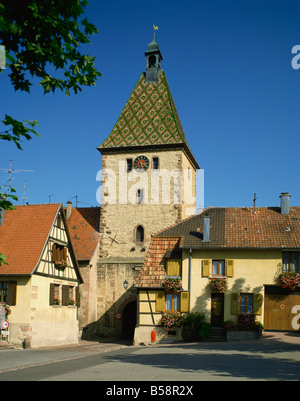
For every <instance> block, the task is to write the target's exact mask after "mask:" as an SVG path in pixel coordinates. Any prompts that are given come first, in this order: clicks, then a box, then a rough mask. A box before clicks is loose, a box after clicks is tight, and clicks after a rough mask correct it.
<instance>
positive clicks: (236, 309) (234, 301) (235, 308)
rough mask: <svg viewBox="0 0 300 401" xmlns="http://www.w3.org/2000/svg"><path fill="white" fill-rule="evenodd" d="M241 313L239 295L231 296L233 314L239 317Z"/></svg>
mask: <svg viewBox="0 0 300 401" xmlns="http://www.w3.org/2000/svg"><path fill="white" fill-rule="evenodd" d="M238 313H239V294H236V293H233V294H231V314H232V315H237V314H238Z"/></svg>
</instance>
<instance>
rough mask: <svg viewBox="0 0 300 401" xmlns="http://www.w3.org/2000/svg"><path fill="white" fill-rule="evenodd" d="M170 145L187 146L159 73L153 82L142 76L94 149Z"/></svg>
mask: <svg viewBox="0 0 300 401" xmlns="http://www.w3.org/2000/svg"><path fill="white" fill-rule="evenodd" d="M170 144H182V145H183V144H184V145H185V146H186V147H188V143H187V139H186V136H185V134H184V131H183V128H182V125H181V122H180V120H179V116H178V113H177V110H176V106H175V103H174V100H173V97H172V94H171V91H170V88H169V84H168V82H167V78H166V75H165V72H164V71H160V73H159V79H158V82H157V83H154V82H147V83H146V82H145V75H144V73H143V74H142V75H141V76H140V78H139V80H138V82H137V84H136V86H135V88H134V90H133V91H132V93H131V95H130V97H129V99H128V101H127V103H126V105H125V107H124V109H123V111H122V113H121V115H120V117H119V119H118V121H117V123H116V124H115V126H114V128H113V130H112V132H111V133H110V135H109V136H108V137H107V138H106V139H105V141H104V142H103V143H102V144H101V145H100V146H99V147H98V149H99V150H100V151H101V150H103V149H110V148H124V147H125V148H129V147H136V146H138V147H139V146H147V145H151V146H153V145H170ZM189 151H190V150H189Z"/></svg>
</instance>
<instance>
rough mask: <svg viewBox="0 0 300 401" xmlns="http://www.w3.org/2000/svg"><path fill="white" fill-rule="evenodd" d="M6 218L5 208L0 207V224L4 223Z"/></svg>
mask: <svg viewBox="0 0 300 401" xmlns="http://www.w3.org/2000/svg"><path fill="white" fill-rule="evenodd" d="M4 219H5V210H4V209H3V207H0V226H1V224H2V223H3V221H4Z"/></svg>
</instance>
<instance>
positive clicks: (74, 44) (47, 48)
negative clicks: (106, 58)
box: [0, 0, 101, 95]
mask: <svg viewBox="0 0 300 401" xmlns="http://www.w3.org/2000/svg"><path fill="white" fill-rule="evenodd" d="M87 4H88V2H87V1H86V0H56V1H49V0H23V1H22V2H18V1H14V0H2V1H1V2H0V44H2V45H4V46H5V48H6V51H7V54H8V55H9V57H7V68H10V70H11V73H10V74H9V77H10V79H11V82H12V84H13V86H14V88H15V90H21V91H26V92H30V87H31V85H32V83H31V79H30V76H32V77H38V78H40V82H39V85H40V86H42V87H43V89H44V94H46V93H48V92H53V93H54V92H55V91H56V90H57V89H59V90H62V91H63V92H65V94H66V95H69V94H70V91H71V90H73V91H74V93H75V94H76V93H78V92H79V91H82V87H83V86H91V85H95V83H96V80H97V79H98V77H100V76H101V73H100V72H99V71H98V70H97V69H96V66H95V58H94V57H90V56H89V55H85V54H82V53H81V45H82V44H88V43H90V35H93V34H95V33H98V29H97V28H96V26H95V25H93V24H91V23H90V22H88V20H87V19H86V18H82V19H81V20H80V17H81V16H82V14H83V12H84V8H85V7H86V5H87ZM53 69H54V70H55V72H56V74H55V75H56V76H53V73H52V71H53ZM50 71H51V73H50ZM61 73H62V74H61Z"/></svg>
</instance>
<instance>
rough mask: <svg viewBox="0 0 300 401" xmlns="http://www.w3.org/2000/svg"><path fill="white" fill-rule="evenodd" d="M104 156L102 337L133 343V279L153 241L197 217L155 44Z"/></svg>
mask: <svg viewBox="0 0 300 401" xmlns="http://www.w3.org/2000/svg"><path fill="white" fill-rule="evenodd" d="M145 55H146V72H144V73H142V74H141V75H140V77H139V79H138V81H137V83H136V85H135V87H134V89H133V91H132V93H131V94H130V96H129V98H128V101H127V103H126V104H125V107H124V109H123V111H122V112H121V115H120V116H119V118H118V120H117V122H116V124H115V126H114V127H113V129H112V131H111V133H110V134H109V135H108V137H107V138H106V139H105V140H104V142H103V143H102V144H101V145H100V146H99V147H98V150H99V151H100V153H101V155H102V180H101V213H100V234H101V240H100V250H99V259H98V265H97V277H98V278H97V280H98V283H97V285H98V295H97V311H98V317H99V319H98V321H97V322H96V323H95V324H96V327H95V331H96V333H97V334H98V335H100V336H116V335H117V336H123V337H124V336H125V337H126V336H131V335H133V330H134V326H135V322H134V319H135V317H136V312H135V311H136V291H135V289H134V288H133V287H132V284H133V282H134V280H135V278H136V277H137V275H138V273H139V271H140V269H141V267H142V264H143V262H144V258H145V256H146V252H147V250H148V247H149V244H150V240H151V235H153V234H155V233H156V232H158V231H160V230H162V229H164V228H166V227H168V226H170V225H173V224H175V223H178V222H179V221H180V220H182V219H184V218H186V217H188V216H189V215H192V214H195V208H196V200H195V195H196V171H197V169H199V166H198V164H197V161H196V160H195V157H194V156H193V153H192V152H191V150H190V148H189V145H188V143H187V139H186V136H185V133H184V131H183V128H182V125H181V123H180V120H179V116H178V113H177V110H176V107H175V103H174V100H173V97H172V95H171V91H170V87H169V84H168V81H167V78H166V74H165V72H164V71H163V70H162V69H161V61H162V55H161V52H160V49H159V46H158V43H157V42H156V39H155V36H154V38H153V41H152V42H151V43H150V44H149V45H148V47H147V51H146V52H145Z"/></svg>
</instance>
